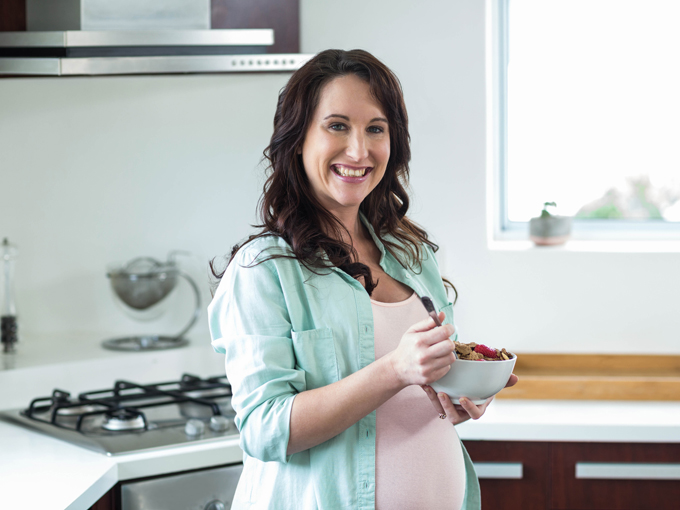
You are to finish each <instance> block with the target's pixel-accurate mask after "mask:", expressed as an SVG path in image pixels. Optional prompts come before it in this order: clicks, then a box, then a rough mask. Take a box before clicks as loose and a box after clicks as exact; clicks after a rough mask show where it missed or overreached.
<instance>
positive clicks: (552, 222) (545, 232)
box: [529, 202, 572, 246]
mask: <svg viewBox="0 0 680 510" xmlns="http://www.w3.org/2000/svg"><path fill="white" fill-rule="evenodd" d="M556 205H557V204H555V202H546V203H544V204H543V210H542V211H541V215H540V216H538V217H536V218H531V220H530V221H529V239H531V240H532V241H533V242H534V243H536V244H537V245H538V246H555V245H558V244H564V243H566V242H567V239H569V236H570V235H571V221H572V218H571V216H557V215H554V214H550V213H549V212H548V207H555V206H556Z"/></svg>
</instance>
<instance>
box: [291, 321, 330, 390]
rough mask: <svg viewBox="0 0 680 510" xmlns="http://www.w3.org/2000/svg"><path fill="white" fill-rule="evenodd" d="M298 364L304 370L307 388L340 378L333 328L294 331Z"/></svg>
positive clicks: (294, 344) (294, 345) (294, 347)
mask: <svg viewBox="0 0 680 510" xmlns="http://www.w3.org/2000/svg"><path fill="white" fill-rule="evenodd" d="M292 339H293V349H294V350H295V361H296V366H297V368H299V369H300V370H304V372H305V374H306V376H305V380H306V383H307V389H312V388H319V387H321V386H326V385H328V384H331V383H334V382H336V381H339V380H340V370H339V369H338V358H337V355H336V353H335V341H334V339H333V330H331V329H330V328H319V329H310V330H307V331H293V332H292Z"/></svg>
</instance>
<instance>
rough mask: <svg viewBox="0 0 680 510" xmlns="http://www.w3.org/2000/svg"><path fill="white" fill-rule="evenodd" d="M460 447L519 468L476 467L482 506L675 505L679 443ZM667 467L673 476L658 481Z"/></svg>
mask: <svg viewBox="0 0 680 510" xmlns="http://www.w3.org/2000/svg"><path fill="white" fill-rule="evenodd" d="M465 447H466V448H467V450H468V452H469V453H470V457H471V458H472V460H473V462H475V463H476V464H477V463H482V464H480V465H482V466H489V465H492V466H493V465H499V466H503V465H506V466H507V465H509V464H511V465H515V466H516V465H519V464H521V466H522V468H521V469H522V475H521V478H505V479H504V478H485V477H483V476H482V471H483V470H480V486H481V490H482V508H484V509H491V510H531V509H539V508H540V509H548V510H650V509H654V510H666V509H668V510H675V509H677V508H680V482H679V481H678V478H677V471H678V470H679V469H680V444H675V443H671V444H666V443H664V444H661V443H557V442H554V443H549V442H545V443H541V442H512V441H505V442H499V441H465ZM485 463H486V464H485ZM489 463H491V464H489ZM669 471H672V472H675V473H676V474H673V473H671V474H670V476H671V477H674V478H675V479H661V478H663V477H664V476H666V477H667V476H669ZM645 477H646V478H645Z"/></svg>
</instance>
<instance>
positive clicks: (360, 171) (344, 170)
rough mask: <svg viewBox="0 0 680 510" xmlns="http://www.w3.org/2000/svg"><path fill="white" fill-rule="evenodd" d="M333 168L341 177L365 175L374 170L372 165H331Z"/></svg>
mask: <svg viewBox="0 0 680 510" xmlns="http://www.w3.org/2000/svg"><path fill="white" fill-rule="evenodd" d="M331 168H332V169H333V172H335V173H336V174H337V175H339V176H340V177H364V176H365V175H366V174H368V173H369V172H370V171H371V170H372V168H371V167H360V168H353V167H348V166H344V165H331Z"/></svg>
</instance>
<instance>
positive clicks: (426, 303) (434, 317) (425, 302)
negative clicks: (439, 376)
mask: <svg viewBox="0 0 680 510" xmlns="http://www.w3.org/2000/svg"><path fill="white" fill-rule="evenodd" d="M420 301H421V302H422V303H423V306H424V307H425V310H427V313H428V314H429V315H430V317H432V320H433V321H434V323H435V324H436V325H437V326H441V325H442V321H440V320H439V314H438V313H437V311H436V310H435V309H434V303H432V300H431V299H430V298H429V297H427V296H422V297H421V298H420ZM453 356H454V357H455V358H456V359H458V354H456V349H455V348H454V349H453Z"/></svg>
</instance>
